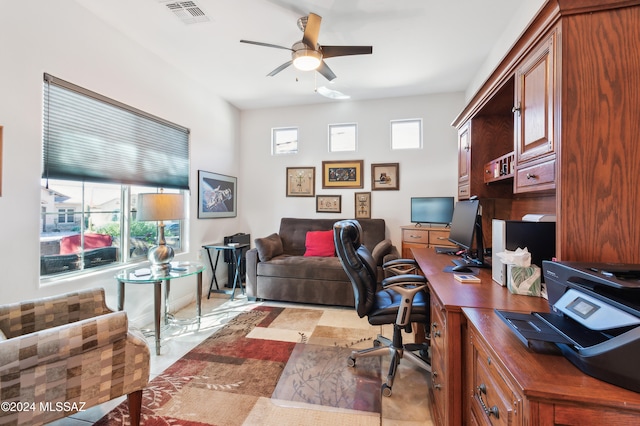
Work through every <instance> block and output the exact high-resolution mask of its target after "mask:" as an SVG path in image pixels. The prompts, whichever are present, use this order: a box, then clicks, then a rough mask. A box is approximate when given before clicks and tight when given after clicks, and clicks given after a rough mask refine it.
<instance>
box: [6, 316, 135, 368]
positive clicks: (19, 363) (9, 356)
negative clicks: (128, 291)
mask: <svg viewBox="0 0 640 426" xmlns="http://www.w3.org/2000/svg"><path fill="white" fill-rule="evenodd" d="M127 332H128V321H127V314H126V312H124V311H119V312H112V313H108V314H105V315H100V316H97V317H93V318H88V319H84V320H82V321H76V322H73V323H70V324H66V325H62V326H58V327H53V328H49V329H46V330H42V331H39V332H37V333H30V334H25V335H23V336H18V337H14V338H11V339H7V340H4V341H2V342H0V376H5V375H6V374H7V373H17V372H20V371H21V370H25V369H28V368H32V367H35V366H37V365H42V364H47V363H51V362H55V361H58V360H60V359H65V358H69V357H71V356H74V355H78V354H80V353H84V352H88V351H92V350H95V349H96V348H99V347H101V346H105V345H109V344H111V343H113V342H116V341H118V340H121V339H124V338H126V336H127Z"/></svg>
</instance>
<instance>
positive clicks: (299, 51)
mask: <svg viewBox="0 0 640 426" xmlns="http://www.w3.org/2000/svg"><path fill="white" fill-rule="evenodd" d="M321 21H322V17H321V16H319V15H316V14H315V13H309V15H308V16H303V17H302V18H300V19H298V28H300V30H301V31H302V32H303V36H302V40H300V41H297V42H295V43H293V45H292V46H291V47H284V46H279V45H277V44H270V43H262V42H260V41H251V40H240V42H241V43H249V44H255V45H258V46H265V47H275V48H277V49H285V50H290V51H291V60H290V61H288V62H285V63H284V64H282V65H280V66H279V67H278V68H276V69H275V70H273V71H271V72H270V73H269V74H267V75H268V76H270V77H273V76H274V75H276V74H278V73H279V72H280V71H282V70H283V69H285V68H287V67H288V66H289V65H291V64H293V66H294V67H296V68H298V69H299V70H302V71H311V70H317V71H318V72H319V73H320V74H322V75H323V76H324V77H325V78H326V79H327V80H329V81H331V80H333V79H334V78H336V75H335V74H334V73H333V71H331V68H329V67H328V66H327V64H326V63H325V61H324V60H325V59H327V58H333V57H336V56H348V55H368V54H371V53H372V52H373V47H372V46H322V45H320V44H318V34H319V33H320V22H321Z"/></svg>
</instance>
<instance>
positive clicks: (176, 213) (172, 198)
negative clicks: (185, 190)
mask: <svg viewBox="0 0 640 426" xmlns="http://www.w3.org/2000/svg"><path fill="white" fill-rule="evenodd" d="M182 218H184V206H183V196H182V194H165V193H163V192H162V190H160V192H159V193H155V194H138V214H137V219H138V220H139V221H158V222H159V223H158V245H157V246H154V247H152V248H150V249H149V252H148V254H147V257H148V258H149V262H151V272H152V273H153V274H155V275H167V274H168V273H169V270H170V269H171V265H170V262H171V260H173V255H174V253H173V248H172V247H171V246H168V245H167V242H166V241H165V239H164V222H163V221H164V220H178V219H182Z"/></svg>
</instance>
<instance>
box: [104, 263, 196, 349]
mask: <svg viewBox="0 0 640 426" xmlns="http://www.w3.org/2000/svg"><path fill="white" fill-rule="evenodd" d="M171 265H172V268H171V271H170V272H169V274H168V275H153V274H151V270H150V269H149V267H146V266H144V267H132V268H127V269H123V270H121V271H120V272H118V273H117V274H116V276H115V278H116V280H118V310H119V311H121V310H123V309H124V285H125V284H153V285H154V298H153V313H154V316H153V318H154V321H153V323H154V336H155V342H156V355H160V312H161V311H162V308H161V302H162V294H161V292H162V283H163V282H164V283H165V286H164V323H165V324H167V323H168V311H169V292H170V290H171V280H175V279H179V278H185V277H189V276H191V275H197V280H196V281H197V282H196V315H197V320H198V322H200V317H201V315H202V307H201V298H202V272H203V271H204V270H205V267H204V265H203V264H202V263H198V262H172V263H171Z"/></svg>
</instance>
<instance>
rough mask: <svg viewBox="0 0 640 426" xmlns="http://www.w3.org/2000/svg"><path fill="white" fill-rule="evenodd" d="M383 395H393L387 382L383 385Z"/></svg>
mask: <svg viewBox="0 0 640 426" xmlns="http://www.w3.org/2000/svg"><path fill="white" fill-rule="evenodd" d="M382 396H391V388H390V387H389V385H387V384H386V383H383V385H382Z"/></svg>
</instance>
